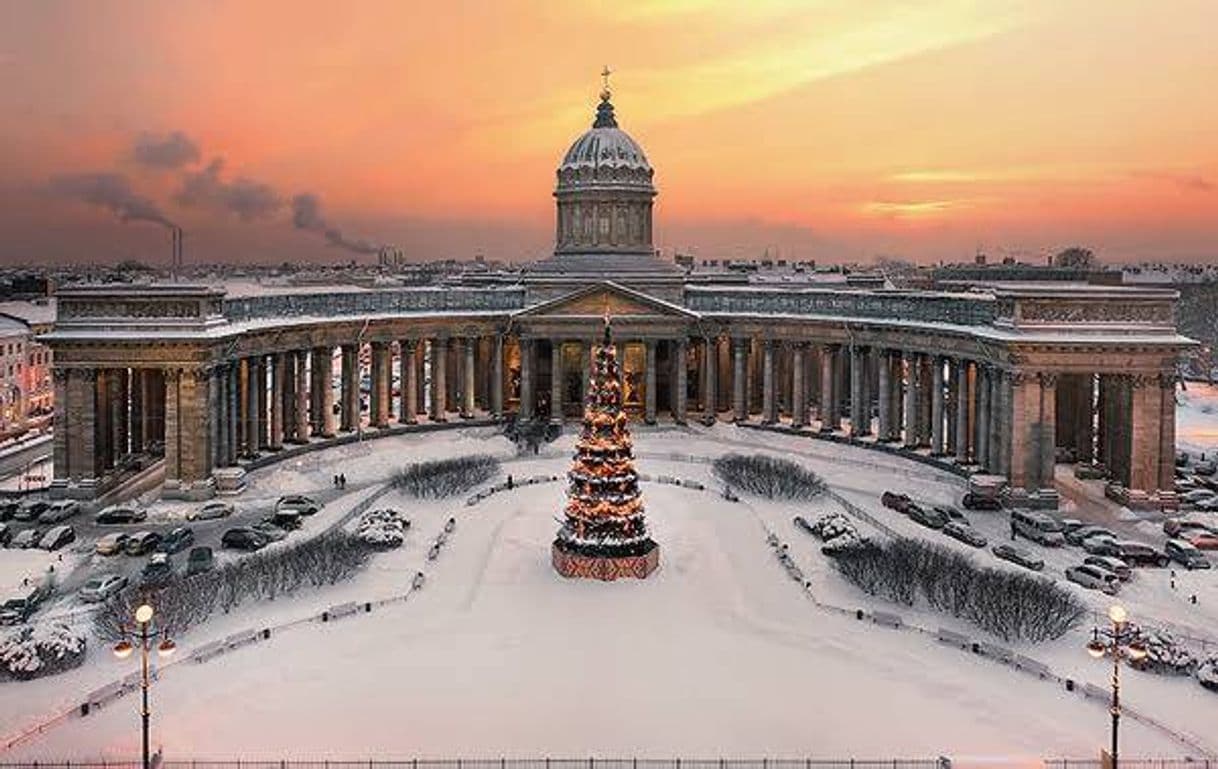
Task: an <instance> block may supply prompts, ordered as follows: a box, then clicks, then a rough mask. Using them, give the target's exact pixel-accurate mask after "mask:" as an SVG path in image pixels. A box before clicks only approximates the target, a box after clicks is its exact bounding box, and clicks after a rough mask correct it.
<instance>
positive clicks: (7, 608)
mask: <svg viewBox="0 0 1218 769" xmlns="http://www.w3.org/2000/svg"><path fill="white" fill-rule="evenodd" d="M50 595H51V585H50V583H49V582H40V583H38V584H36V585H26V586H25V587H22V588H21V589H19V590H18V591H17V592H16V593H14V594H13V595H11V596H10V597H8V598H7V599H5V601H4V605H3V606H0V624H4V625H16V624H19V623H21V622H25V621H26V620H27V619H29V618H30V617H31V616H32V615H33V614H34V612H36V611H38V607H39V606H41V605H42V602H43V601H45V600H46V599H47V598H48V597H50Z"/></svg>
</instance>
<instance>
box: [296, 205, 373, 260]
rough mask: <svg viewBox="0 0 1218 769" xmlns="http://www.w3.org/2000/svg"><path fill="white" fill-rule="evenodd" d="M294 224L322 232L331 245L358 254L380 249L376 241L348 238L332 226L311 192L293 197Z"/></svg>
mask: <svg viewBox="0 0 1218 769" xmlns="http://www.w3.org/2000/svg"><path fill="white" fill-rule="evenodd" d="M292 224H294V225H295V226H296V229H298V230H308V231H309V232H318V233H321V235H322V236H323V237H325V239H326V240H327V241H329V242H330V244H331V245H334V246H338V247H339V248H345V249H347V250H348V251H354V252H355V253H357V254H375V253H376V252H377V251H379V250H380V246H378V245H376V244H375V243H370V242H368V241H366V240H358V239H352V238H348V237H347V236H346V235H343V233H342V230H339V229H338V228H337V227H331V226H330V224H329V223H327V222H326V220H325V217H323V216H322V214H321V201H320V200H318V198H317V196H316V195H314V194H313V193H311V192H302V193H301V194H299V195H296V196H294V197H293V198H292Z"/></svg>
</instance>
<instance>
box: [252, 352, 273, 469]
mask: <svg viewBox="0 0 1218 769" xmlns="http://www.w3.org/2000/svg"><path fill="white" fill-rule="evenodd" d="M255 360H256V362H257V364H258V371H257V379H256V380H255V383H256V384H257V385H258V389H257V397H258V432H257V434H256V435H257V445H258V450H259V451H262V450H263V449H265V448H266V447H267V446H268V445H270V429H269V428H270V420H269V419H268V417H267V391H266V379H267V369H268V366H267V363H266V356H265V355H259V356H257V358H256V359H255Z"/></svg>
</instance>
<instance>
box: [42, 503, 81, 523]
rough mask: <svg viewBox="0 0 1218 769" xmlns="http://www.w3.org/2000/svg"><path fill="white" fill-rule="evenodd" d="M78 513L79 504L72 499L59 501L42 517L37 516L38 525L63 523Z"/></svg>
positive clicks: (43, 513)
mask: <svg viewBox="0 0 1218 769" xmlns="http://www.w3.org/2000/svg"><path fill="white" fill-rule="evenodd" d="M79 512H80V503H79V502H77V501H76V500H74V499H61V500H59V501H58V502H54V503H52V504H51V506H50V507H48V508H47V509H46V510H44V511H42V515H39V516H38V522H39V523H63V522H64V521H66V520H68V519H69V518H71V517H72V516H74V515H76V514H77V513H79Z"/></svg>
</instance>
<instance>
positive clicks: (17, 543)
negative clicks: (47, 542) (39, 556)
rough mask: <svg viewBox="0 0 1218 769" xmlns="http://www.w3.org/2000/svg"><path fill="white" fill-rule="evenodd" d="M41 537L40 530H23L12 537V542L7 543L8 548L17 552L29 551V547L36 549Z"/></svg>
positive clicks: (41, 532)
mask: <svg viewBox="0 0 1218 769" xmlns="http://www.w3.org/2000/svg"><path fill="white" fill-rule="evenodd" d="M42 535H43V530H42V529H34V528H31V529H23V530H22V531H19V532H17V533H16V534H15V535H14V536H13V541H12V542H11V543H9V546H10V547H13V548H15V549H18V550H29V549H30V548H31V547H38V543H39V542H40V541H42Z"/></svg>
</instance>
